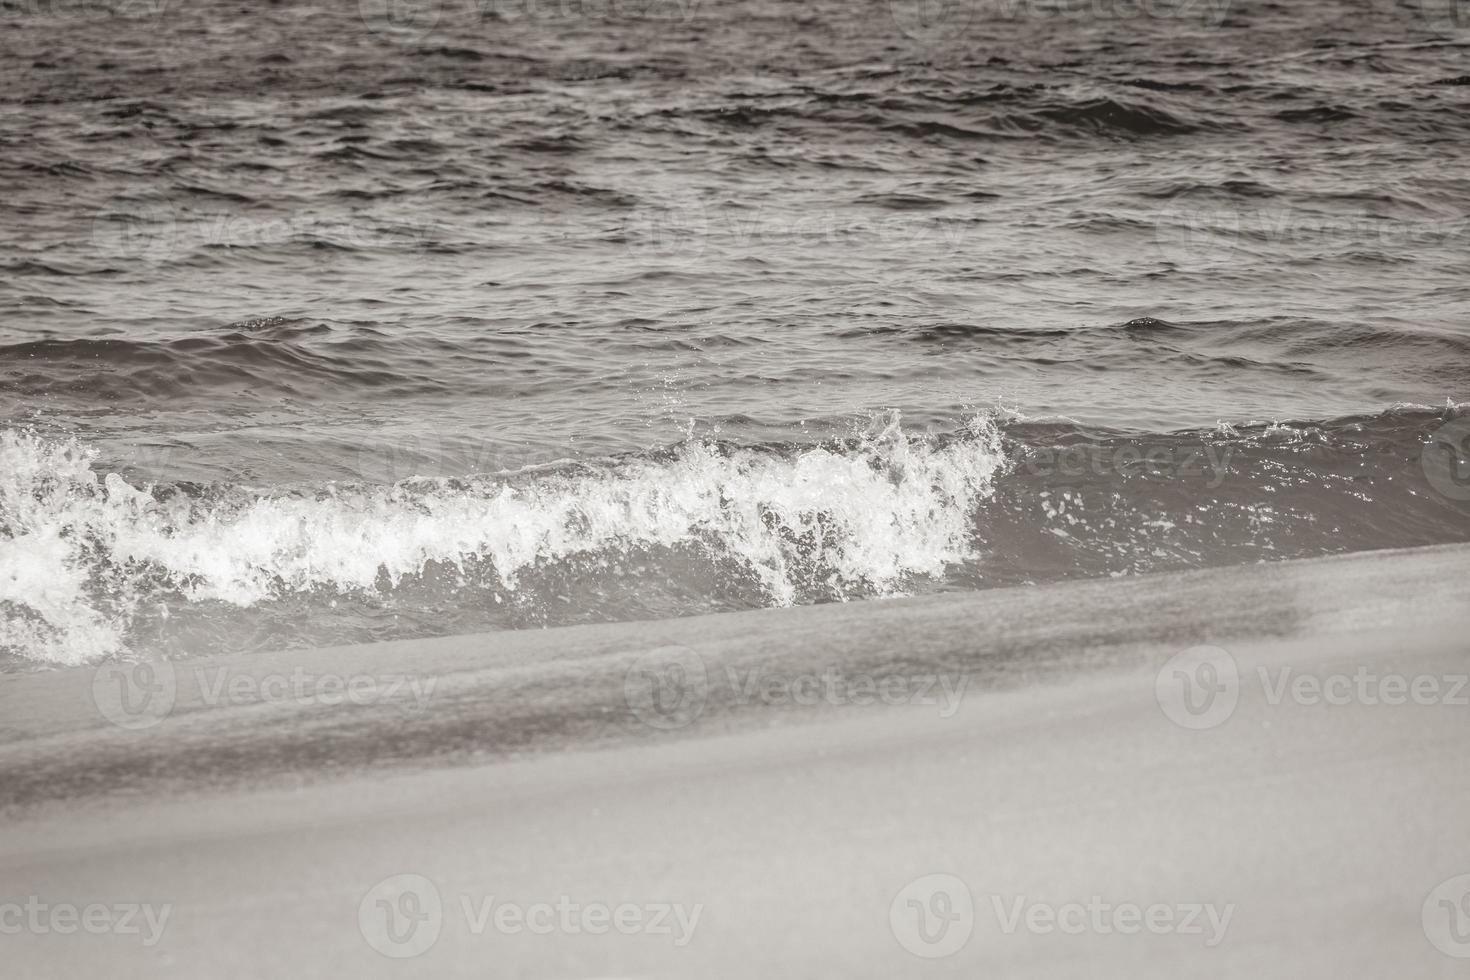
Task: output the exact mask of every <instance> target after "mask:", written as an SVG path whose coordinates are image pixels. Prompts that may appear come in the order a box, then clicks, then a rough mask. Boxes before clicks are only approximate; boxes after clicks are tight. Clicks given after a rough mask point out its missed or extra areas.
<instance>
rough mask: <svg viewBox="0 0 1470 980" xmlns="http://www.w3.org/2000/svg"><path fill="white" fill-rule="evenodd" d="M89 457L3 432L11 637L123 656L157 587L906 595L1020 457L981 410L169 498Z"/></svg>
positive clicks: (48, 653) (66, 659) (257, 598)
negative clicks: (455, 578)
mask: <svg viewBox="0 0 1470 980" xmlns="http://www.w3.org/2000/svg"><path fill="white" fill-rule="evenodd" d="M92 459H93V454H92V453H91V452H90V451H89V450H88V449H87V448H86V447H85V446H83V445H80V444H78V443H76V442H74V441H57V440H48V439H44V438H42V437H39V436H37V435H34V434H31V433H27V432H15V431H6V432H0V650H4V651H7V652H10V653H15V654H19V655H22V656H26V657H30V658H33V659H38V660H44V661H51V662H56V663H82V662H86V661H90V660H95V659H99V658H102V657H106V656H109V655H115V654H119V653H125V652H127V651H128V646H127V634H128V628H129V624H130V622H131V621H132V618H133V616H134V613H135V610H136V609H137V608H138V607H139V604H140V603H142V602H144V601H147V600H150V598H156V597H157V596H158V595H160V594H162V593H171V594H174V595H179V596H182V597H183V598H184V599H185V600H187V601H190V602H198V601H203V600H217V601H221V602H225V603H231V604H234V605H238V606H249V605H253V604H256V603H259V602H263V601H268V600H270V599H272V598H277V597H281V596H283V595H286V594H290V593H311V592H316V591H323V592H326V593H328V594H342V593H354V592H373V591H376V590H379V589H380V588H382V587H384V586H385V585H386V586H387V587H390V588H391V587H392V586H395V585H397V584H399V583H400V582H401V581H402V580H403V579H404V577H406V576H412V575H415V574H417V573H419V572H421V571H422V570H423V569H424V567H425V565H426V564H427V563H429V562H440V563H447V564H451V565H457V566H459V567H460V568H461V569H463V568H464V567H465V564H466V562H468V561H471V560H474V561H480V562H483V561H486V560H488V561H489V562H490V563H491V564H492V566H493V569H494V572H495V574H496V575H498V577H499V579H500V581H501V582H502V583H503V584H504V586H505V587H506V588H508V589H514V588H515V587H516V585H517V581H518V578H519V577H520V576H522V575H523V573H524V572H525V571H526V570H527V569H529V568H532V567H535V566H539V565H543V564H547V563H555V562H558V561H562V560H566V559H569V558H574V557H576V556H578V555H584V554H589V553H590V554H597V553H619V552H625V551H628V550H630V549H634V548H649V547H695V548H701V549H706V550H707V551H709V552H710V553H711V554H712V555H713V556H714V557H717V558H721V559H732V560H735V561H737V562H739V563H741V564H742V565H743V566H744V567H746V568H747V569H748V570H749V572H750V573H751V574H752V575H753V576H754V577H755V578H756V579H757V580H758V581H759V583H760V586H761V588H762V590H763V592H764V593H765V595H766V597H767V601H769V602H770V603H773V604H787V603H791V602H793V601H797V600H798V598H799V589H798V584H797V583H798V582H800V581H807V580H810V579H811V577H812V575H813V574H814V573H818V574H820V575H821V576H822V578H823V579H824V580H825V581H826V583H827V584H828V586H829V591H830V594H832V595H834V596H836V597H843V596H846V595H848V594H859V593H861V594H885V593H889V594H891V593H893V592H895V591H897V590H899V589H901V587H902V582H903V580H904V579H905V578H907V577H910V576H915V575H931V576H938V575H941V574H942V573H943V571H944V570H945V568H946V567H947V566H948V565H949V564H951V563H954V562H959V561H964V560H966V559H968V558H970V557H973V552H974V542H973V541H972V527H973V525H972V521H971V515H972V513H973V511H974V509H975V507H976V505H977V504H978V503H979V502H980V501H981V500H982V499H983V498H984V497H986V496H988V495H989V493H990V492H991V487H992V481H993V479H994V477H995V476H996V474H997V472H998V471H999V470H1000V469H1001V468H1002V467H1003V466H1004V465H1005V464H1004V457H1003V455H1002V452H1001V449H1000V439H999V436H998V434H997V432H996V430H995V428H994V427H993V426H992V425H991V423H990V422H989V421H988V420H986V419H983V418H977V419H975V420H974V421H972V422H971V423H970V425H969V427H968V430H967V431H966V432H964V433H961V434H959V435H957V436H955V437H951V438H943V439H940V438H934V437H928V436H918V435H913V434H906V433H904V432H903V431H902V430H901V429H900V427H899V424H898V419H897V418H896V416H895V417H893V418H890V419H888V420H887V424H886V425H885V426H883V427H881V431H878V432H877V433H876V434H872V433H870V434H867V435H864V436H862V437H861V438H858V439H856V440H855V441H853V442H850V443H845V444H842V445H824V446H811V447H803V448H795V449H784V450H774V449H765V448H749V447H730V446H726V445H721V444H718V443H715V442H712V441H690V442H686V443H684V444H682V445H680V446H678V447H675V448H674V449H672V450H670V451H668V452H666V453H661V454H657V456H652V455H650V456H643V457H636V458H627V459H622V460H609V461H604V462H602V463H599V464H596V465H582V466H577V467H575V468H573V469H569V470H564V471H560V472H552V473H541V474H537V475H534V476H532V477H530V478H528V479H523V480H518V481H517V480H504V479H501V480H495V479H489V478H482V479H478V480H472V481H459V482H435V483H428V482H423V481H420V482H415V483H411V484H401V485H399V486H396V487H386V488H384V487H369V488H363V487H332V488H327V489H324V490H322V491H320V492H317V493H314V494H297V495H290V496H287V495H256V494H246V493H245V492H243V491H240V490H238V489H236V490H230V491H227V492H225V493H223V494H222V495H218V496H215V497H210V498H190V497H186V496H184V495H183V494H181V493H176V492H166V493H154V492H153V488H138V487H134V486H132V485H130V484H128V483H127V482H126V481H124V480H123V479H122V478H121V477H120V476H118V475H116V474H101V473H98V472H96V471H95V470H94V469H93V467H92V465H91V464H92ZM140 652H141V651H140Z"/></svg>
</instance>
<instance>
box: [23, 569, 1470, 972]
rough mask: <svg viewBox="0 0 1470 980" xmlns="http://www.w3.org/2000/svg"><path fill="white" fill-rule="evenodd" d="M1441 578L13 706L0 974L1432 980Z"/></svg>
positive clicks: (199, 680)
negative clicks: (7, 906)
mask: <svg viewBox="0 0 1470 980" xmlns="http://www.w3.org/2000/svg"><path fill="white" fill-rule="evenodd" d="M1467 571H1470V548H1466V547H1463V546H1446V547H1438V548H1428V549H1416V550H1410V551H1399V552H1382V553H1371V554H1357V555H1351V556H1344V557H1337V558H1329V559H1317V560H1311V561H1303V562H1285V563H1280V564H1268V565H1254V566H1244V567H1236V568H1227V569H1217V570H1207V571H1199V572H1190V573H1184V574H1169V575H1156V576H1141V577H1136V578H1127V579H1119V580H1114V581H1104V582H1097V581H1089V582H1079V583H1070V584H1063V585H1053V586H1048V587H1044V588H1034V589H1026V588H1017V589H1004V590H996V591H991V592H982V593H971V594H951V595H941V596H931V597H924V598H918V599H899V600H890V601H880V602H866V603H854V604H847V605H824V606H814V607H802V608H794V609H783V610H767V611H758V612H752V613H735V614H727V615H719V616H707V617H694V618H689V619H679V620H669V621H660V622H652V623H626V624H615V625H610V626H599V627H569V628H563V629H556V630H544V631H524V632H515V633H506V634H491V635H481V636H468V637H454V638H446V639H442V640H430V641H424V642H413V643H391V644H379V645H369V646H360V647H352V648H337V649H328V650H317V651H291V652H283V653H277V654H272V655H268V656H254V657H239V658H235V659H224V658H217V659H213V660H206V661H200V662H189V661H178V662H176V663H174V664H172V665H170V667H169V668H168V670H167V675H168V676H167V677H165V675H164V673H162V672H160V673H155V674H152V675H147V676H144V677H142V678H140V677H139V676H137V673H136V672H137V671H138V670H140V669H141V668H140V667H132V668H125V667H119V666H115V665H114V666H111V667H105V668H103V669H102V670H99V671H94V670H91V669H72V670H62V671H54V672H49V673H40V674H32V675H12V676H6V677H3V678H0V700H3V702H4V705H5V725H6V731H5V742H4V745H3V747H0V799H3V802H4V805H5V810H4V813H5V818H4V822H5V831H4V833H3V835H0V880H3V881H4V893H3V895H0V902H9V903H11V905H12V906H13V907H14V909H13V911H12V912H11V913H9V917H8V918H7V917H6V913H4V912H3V911H0V927H7V926H8V925H9V924H13V923H15V922H20V921H21V918H20V917H21V916H28V917H30V918H28V919H27V921H28V922H30V923H31V925H30V926H29V927H26V928H22V929H19V930H15V929H10V928H7V932H8V933H10V934H7V935H6V936H5V937H4V946H5V950H6V958H7V961H8V963H9V964H10V965H11V968H12V969H14V970H15V975H17V976H26V977H53V976H54V977H62V976H91V975H106V976H109V977H119V978H121V977H135V976H136V977H144V976H148V977H152V976H173V975H177V976H190V977H203V976H209V977H228V976H245V975H247V974H248V975H252V976H255V975H261V974H262V973H264V974H278V975H284V976H293V977H313V976H340V975H342V974H344V973H346V974H349V975H355V976H425V977H449V976H453V977H485V976H495V977H502V976H504V977H521V976H525V977H590V976H669V977H673V976H689V975H720V976H728V975H751V976H770V975H775V976H814V975H823V976H894V975H917V974H919V973H920V972H921V971H923V972H925V973H932V974H935V975H946V976H979V975H1004V976H1025V977H1031V976H1035V977H1058V976H1084V975H1085V976H1099V975H1105V976H1160V977H1164V976H1178V975H1180V974H1195V975H1216V976H1240V975H1247V974H1251V975H1267V976H1282V977H1287V976H1292V977H1302V976H1313V977H1316V976H1321V977H1327V976H1332V977H1370V976H1372V977H1378V976H1385V975H1404V976H1420V977H1451V976H1462V975H1464V969H1465V960H1464V959H1463V958H1459V957H1463V956H1464V955H1465V954H1466V953H1470V949H1467V948H1466V944H1465V943H1464V941H1463V940H1462V938H1461V933H1462V931H1456V927H1458V926H1460V925H1461V920H1458V919H1453V918H1452V917H1451V910H1452V909H1454V907H1455V905H1454V903H1455V902H1456V901H1457V900H1458V899H1457V898H1456V896H1457V895H1459V892H1458V891H1456V889H1457V888H1461V887H1462V885H1461V884H1457V883H1455V882H1454V881H1453V879H1455V878H1456V877H1457V876H1460V875H1465V874H1467V873H1470V839H1467V838H1466V837H1465V835H1464V833H1463V827H1464V814H1465V813H1466V809H1467V805H1470V776H1467V771H1466V768H1465V765H1464V751H1465V746H1466V744H1467V743H1466V724H1467V718H1470V714H1467V712H1470V708H1467V707H1466V704H1465V701H1466V697H1467V691H1466V690H1465V689H1464V688H1463V678H1464V675H1465V674H1466V672H1467V669H1470V647H1467V642H1466V637H1467V636H1470V576H1467V575H1466V572H1467ZM154 667H155V668H159V667H160V665H154ZM129 671H132V673H131V674H130V673H129ZM332 678H339V679H340V686H339V685H338V682H337V681H335V680H332ZM164 680H168V681H169V683H168V684H164V683H163V681H164ZM140 681H142V682H147V683H148V684H152V685H154V687H153V688H152V689H151V690H152V691H153V696H152V699H151V700H149V699H146V698H143V697H141V696H135V697H133V699H132V700H131V701H124V700H122V697H121V694H119V695H116V696H114V695H113V694H110V693H108V692H110V691H114V690H116V691H118V692H123V691H125V690H127V688H126V687H125V685H126V684H128V683H132V684H134V685H137V684H139V683H140ZM119 685H124V686H119ZM354 685H355V686H354ZM169 687H171V691H169V690H168V688H169ZM142 690H143V688H141V687H140V688H139V691H142ZM343 692H349V693H343ZM350 692H355V693H350ZM134 694H135V695H136V694H138V692H137V691H135V692H134ZM403 876H408V877H403ZM1446 883H1448V884H1446ZM1437 888H1438V889H1440V890H1439V891H1438V892H1436V891H1435V890H1436V889H1437ZM1431 893H1433V894H1431ZM27 902H29V903H30V906H31V907H30V908H29V910H28V909H26V908H25V905H26V903H27ZM1446 903H1448V904H1446ZM88 906H92V907H94V908H93V911H92V912H91V913H87V912H86V908H87V907H88ZM124 906H127V907H130V908H132V909H133V914H132V916H131V917H129V921H128V922H127V923H126V925H128V926H131V927H133V928H132V929H131V931H130V929H129V928H124V925H125V924H124V923H123V922H122V916H123V914H124V913H123V907H124ZM67 908H73V909H75V914H76V916H77V918H68V914H69V913H67V912H66V911H65V910H66V909H67ZM57 910H61V913H60V914H59V915H58V914H57ZM104 910H105V911H104ZM88 914H90V915H92V916H94V919H93V920H91V921H92V924H93V925H94V926H96V930H95V933H96V934H93V932H92V931H89V930H88V929H87V928H85V927H84V925H79V924H78V923H79V922H81V923H85V922H87V921H88V920H87V919H86V916H87V915H88ZM395 916H396V917H398V918H395ZM68 924H70V926H71V929H70V930H68V929H67V928H66V927H67V925H68ZM104 926H107V927H106V928H104ZM1454 953H1458V954H1459V956H1456V955H1451V954H1454Z"/></svg>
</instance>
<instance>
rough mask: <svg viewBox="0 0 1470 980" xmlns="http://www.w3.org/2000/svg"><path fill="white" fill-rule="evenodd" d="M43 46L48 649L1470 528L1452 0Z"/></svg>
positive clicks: (438, 628)
mask: <svg viewBox="0 0 1470 980" xmlns="http://www.w3.org/2000/svg"><path fill="white" fill-rule="evenodd" d="M0 26H3V30H0V215H3V222H0V411H3V427H0V670H28V669H39V668H44V667H46V666H49V665H55V664H77V663H85V662H89V661H95V660H98V659H102V658H108V657H153V656H170V657H182V656H190V655H197V654H205V653H217V652H231V651H245V650H256V649H266V648H279V647H291V646H319V645H323V644H332V643H347V642H359V641H366V640H378V639H390V638H404V637H414V636H430V635H441V634H449V633H459V632H469V631H478V630H499V629H513V628H533V627H541V626H548V625H558V624H564V623H575V622H598V621H609V620H630V619H643V618H653V617H665V616H678V615H689V614H695V613H702V612H709V611H718V610H728V609H743V608H752V607H758V606H769V605H781V604H791V603H811V602H827V601H847V600H863V599H871V598H877V597H883V596H892V595H905V594H918V593H925V592H934V591H943V590H969V589H984V588H992V587H997V586H1009V585H1021V584H1037V583H1045V582H1048V581H1056V580H1059V579H1065V578H1074V577H1086V576H1116V575H1128V574H1136V573H1140V572H1145V571H1151V570H1160V569H1181V568H1193V567H1201V566H1208V565H1219V564H1226V563H1240V562H1254V561H1261V560H1273V559H1282V558H1290V557H1301V556H1309V555H1320V554H1327V553H1333V552H1342V551H1353V550H1362V549H1372V548H1388V547H1400V546H1411V545H1421V544H1430V543H1436V542H1445V541H1463V540H1470V419H1467V415H1466V413H1465V412H1464V410H1463V409H1464V404H1463V402H1464V401H1465V400H1466V399H1470V250H1467V245H1470V217H1467V210H1466V208H1467V202H1470V170H1467V169H1466V167H1465V166H1464V159H1465V155H1464V147H1465V144H1466V141H1467V139H1470V75H1467V74H1466V72H1467V70H1470V68H1467V64H1470V62H1467V54H1470V10H1467V9H1466V8H1465V6H1464V5H1463V3H1456V2H1455V0H1407V2H1402V3H1390V2H1387V0H1358V2H1346V0H1342V2H1338V0H1321V2H1305V3H1295V4H1283V3H1270V2H1261V0H1136V2H1132V0H1056V2H1050V3H1043V2H1022V0H973V2H970V0H942V2H936V0H923V2H919V0H892V2H887V0H856V2H846V3H833V2H821V0H818V2H810V3H801V4H797V3H779V2H755V0H745V2H720V3H714V2H710V0H485V2H478V0H463V2H461V0H443V2H439V0H403V2H389V0H361V2H360V3H357V2H350V0H332V2H323V3H310V2H280V3H253V4H245V5H242V4H236V3H221V2H211V0H195V2H190V3H188V4H184V3H179V2H177V0H107V2H103V0H4V2H3V3H0Z"/></svg>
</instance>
